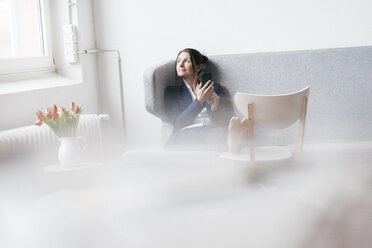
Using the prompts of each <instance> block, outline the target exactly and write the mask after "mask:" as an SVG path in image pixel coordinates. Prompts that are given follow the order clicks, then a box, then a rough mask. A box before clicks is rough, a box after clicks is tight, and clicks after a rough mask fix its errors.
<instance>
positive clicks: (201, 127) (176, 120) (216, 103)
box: [164, 48, 248, 152]
mask: <svg viewBox="0 0 372 248" xmlns="http://www.w3.org/2000/svg"><path fill="white" fill-rule="evenodd" d="M207 62H208V58H207V57H206V56H204V55H202V54H201V53H200V52H199V51H197V50H195V49H192V48H186V49H183V50H182V51H180V52H179V53H178V56H177V59H176V71H177V75H178V76H179V77H181V78H182V83H181V85H179V86H169V87H167V88H166V89H165V95H164V97H165V99H164V100H165V108H166V112H167V114H168V116H169V118H170V120H172V123H173V132H172V135H171V136H170V138H169V140H168V142H167V144H166V147H167V148H173V149H174V148H181V149H185V148H187V149H190V148H191V149H217V150H222V149H223V150H225V149H226V145H227V147H228V150H229V151H230V152H237V151H239V149H240V143H241V141H242V138H243V137H244V136H245V135H246V133H247V122H248V121H247V119H243V120H240V119H239V118H237V117H231V113H232V112H233V111H232V108H231V104H229V102H230V101H229V100H228V99H227V97H226V95H225V94H224V92H223V90H222V87H221V85H220V84H218V83H214V82H212V81H211V80H209V81H208V82H207V83H206V84H205V85H202V84H201V83H200V81H199V80H198V76H199V75H200V74H201V73H202V72H203V66H205V65H206V63H207ZM229 120H230V122H229ZM227 125H228V126H227Z"/></svg>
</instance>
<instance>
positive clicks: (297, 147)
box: [294, 96, 308, 159]
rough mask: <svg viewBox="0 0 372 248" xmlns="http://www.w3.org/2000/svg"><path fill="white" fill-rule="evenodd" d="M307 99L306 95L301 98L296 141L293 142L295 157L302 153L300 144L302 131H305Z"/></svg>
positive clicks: (301, 144) (302, 137)
mask: <svg viewBox="0 0 372 248" xmlns="http://www.w3.org/2000/svg"><path fill="white" fill-rule="evenodd" d="M307 101H308V97H307V96H304V97H303V99H302V106H301V112H300V118H299V124H298V128H297V135H296V142H295V147H294V155H295V158H296V159H300V157H301V155H302V146H303V142H304V133H305V121H306V110H307Z"/></svg>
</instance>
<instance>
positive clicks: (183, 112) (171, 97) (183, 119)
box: [164, 81, 232, 131]
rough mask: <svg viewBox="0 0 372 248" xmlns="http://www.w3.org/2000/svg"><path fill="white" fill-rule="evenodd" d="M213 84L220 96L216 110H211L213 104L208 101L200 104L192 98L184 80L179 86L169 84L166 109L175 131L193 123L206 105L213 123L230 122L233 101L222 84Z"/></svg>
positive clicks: (166, 92)
mask: <svg viewBox="0 0 372 248" xmlns="http://www.w3.org/2000/svg"><path fill="white" fill-rule="evenodd" d="M213 86H214V92H216V94H217V95H219V96H220V103H219V106H218V109H217V110H215V111H211V106H210V105H209V104H208V103H207V102H205V103H204V105H200V104H199V102H198V100H196V99H194V100H192V97H191V95H190V92H189V89H188V88H187V86H186V84H185V82H183V81H182V83H181V85H179V86H168V87H167V88H166V89H165V94H164V104H165V110H166V113H167V115H168V118H169V119H170V120H171V122H172V124H173V129H174V131H177V130H180V129H182V128H184V127H186V126H188V125H191V124H192V123H193V122H194V120H195V118H196V117H197V116H198V114H199V113H200V112H201V111H202V110H203V108H204V107H206V109H207V112H208V115H209V118H210V119H211V121H212V123H214V124H216V125H227V124H228V122H229V120H230V117H231V116H232V109H229V107H230V105H231V101H229V100H227V97H226V94H225V92H224V91H223V88H222V87H221V85H220V84H218V83H214V85H213ZM229 102H230V104H229Z"/></svg>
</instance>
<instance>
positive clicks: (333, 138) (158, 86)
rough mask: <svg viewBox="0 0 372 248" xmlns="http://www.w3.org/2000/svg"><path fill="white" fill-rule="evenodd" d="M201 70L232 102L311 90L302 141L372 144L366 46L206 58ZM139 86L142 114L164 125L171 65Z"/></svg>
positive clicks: (370, 53)
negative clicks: (240, 96) (243, 96)
mask: <svg viewBox="0 0 372 248" xmlns="http://www.w3.org/2000/svg"><path fill="white" fill-rule="evenodd" d="M206 71H211V72H212V73H213V80H214V81H215V82H218V83H220V84H221V85H222V86H223V87H224V89H225V90H226V92H227V93H228V95H229V96H230V97H231V99H232V98H233V96H234V94H235V93H236V92H239V91H240V92H249V93H254V94H284V93H290V92H294V91H298V90H300V89H302V88H304V87H306V86H310V97H309V103H308V112H307V120H306V130H305V142H309V143H325V142H353V141H372V111H371V108H372V98H371V96H372V47H371V46H368V47H352V48H337V49H322V50H307V51H294V52H270V53H252V54H233V55H218V56H210V57H209V62H208V67H207V69H206ZM144 83H145V105H146V109H147V110H148V111H149V112H150V113H152V114H154V115H155V116H157V117H159V118H161V119H162V120H163V121H164V122H167V117H166V114H165V112H164V89H165V87H167V86H168V85H175V84H179V83H180V79H179V78H177V76H176V71H175V62H174V61H168V62H164V63H162V64H160V65H156V66H154V67H152V68H150V69H148V70H147V71H146V72H145V74H144ZM235 114H236V115H238V116H240V113H239V112H238V111H237V110H236V109H235Z"/></svg>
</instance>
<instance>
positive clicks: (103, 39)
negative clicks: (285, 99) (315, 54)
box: [92, 0, 372, 147]
mask: <svg viewBox="0 0 372 248" xmlns="http://www.w3.org/2000/svg"><path fill="white" fill-rule="evenodd" d="M92 1H93V6H94V21H95V28H96V44H97V47H98V48H101V49H107V48H112V49H119V50H120V51H121V53H122V58H123V76H124V96H125V114H126V116H125V117H126V122H125V125H126V136H127V144H128V146H129V147H142V146H150V145H158V144H159V143H160V121H159V120H158V119H157V118H155V117H153V116H151V115H150V114H148V113H147V112H146V110H145V108H144V100H143V98H144V96H143V94H144V90H143V82H142V76H143V72H144V70H145V69H146V68H147V67H149V66H151V65H153V64H154V63H158V62H160V61H163V60H167V59H174V58H175V56H176V55H177V53H178V51H179V50H181V49H183V48H185V47H194V48H196V49H198V50H200V51H201V52H205V53H207V54H208V55H215V54H226V53H248V52H267V51H287V50H303V49H316V48H331V47H350V46H364V45H372V33H371V30H372V18H371V17H370V13H371V11H372V1H370V0H355V1H351V0H312V1H310V0H309V1H298V0H250V1H249V0H230V1H226V0H208V1H200V0H188V1H174V0H158V1H153V0H128V1H116V0H92ZM114 65H115V63H114V62H113V65H112V66H114ZM106 66H108V65H106ZM117 80H118V79H117V75H115V74H113V73H106V72H105V70H101V71H100V84H101V87H103V88H105V91H106V93H105V94H108V95H112V96H114V95H116V96H118V92H117V90H118V88H117V85H118V83H117ZM119 107H120V106H119V101H115V102H108V101H107V102H106V108H109V109H111V111H112V112H113V113H115V111H116V112H117V113H120V112H119V111H120V109H119Z"/></svg>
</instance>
